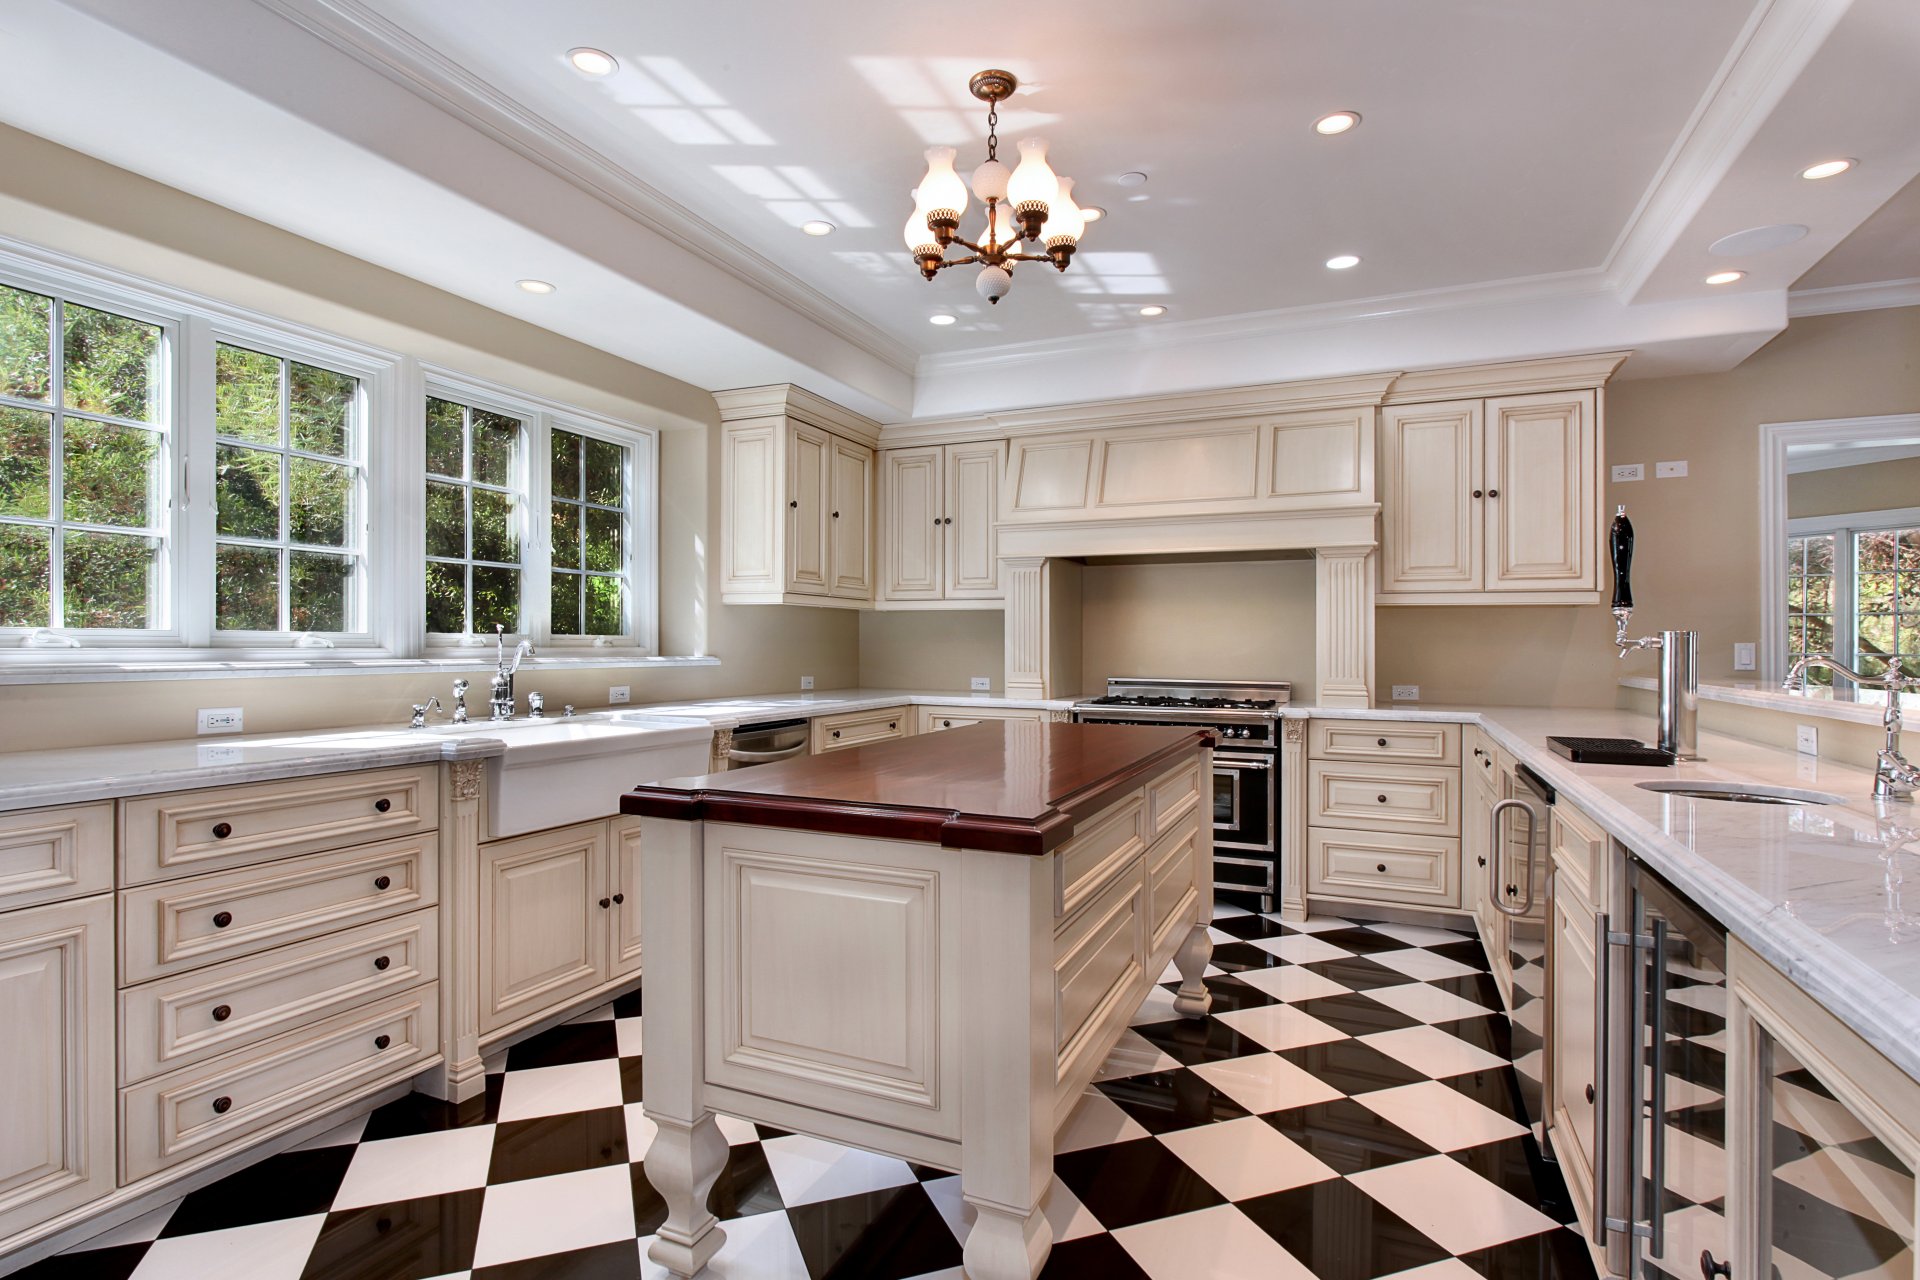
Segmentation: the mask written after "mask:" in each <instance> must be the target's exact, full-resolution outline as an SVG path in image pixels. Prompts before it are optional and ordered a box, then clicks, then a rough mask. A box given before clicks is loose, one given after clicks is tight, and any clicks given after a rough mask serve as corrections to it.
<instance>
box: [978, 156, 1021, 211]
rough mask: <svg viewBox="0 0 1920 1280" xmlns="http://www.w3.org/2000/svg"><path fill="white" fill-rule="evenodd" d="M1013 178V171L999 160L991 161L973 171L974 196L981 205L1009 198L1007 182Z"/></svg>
mask: <svg viewBox="0 0 1920 1280" xmlns="http://www.w3.org/2000/svg"><path fill="white" fill-rule="evenodd" d="M1012 176H1013V170H1011V169H1009V168H1007V166H1005V165H1003V164H1001V163H1000V162H999V161H998V160H989V161H987V162H986V163H985V164H982V165H981V166H980V167H979V168H978V169H975V170H974V171H973V182H972V186H973V194H974V198H975V199H977V200H979V201H980V203H981V204H985V203H986V202H987V201H989V200H1005V199H1006V198H1007V180H1008V179H1009V178H1011V177H1012Z"/></svg>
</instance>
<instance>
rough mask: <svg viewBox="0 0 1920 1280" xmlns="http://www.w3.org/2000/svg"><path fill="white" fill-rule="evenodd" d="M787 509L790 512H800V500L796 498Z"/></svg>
mask: <svg viewBox="0 0 1920 1280" xmlns="http://www.w3.org/2000/svg"><path fill="white" fill-rule="evenodd" d="M787 509H788V510H790V511H798V510H799V509H800V499H798V498H795V499H794V500H793V501H792V502H789V503H788V504H787Z"/></svg>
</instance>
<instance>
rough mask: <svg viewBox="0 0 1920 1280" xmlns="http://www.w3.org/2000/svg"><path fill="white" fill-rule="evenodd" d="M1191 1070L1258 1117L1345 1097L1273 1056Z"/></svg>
mask: <svg viewBox="0 0 1920 1280" xmlns="http://www.w3.org/2000/svg"><path fill="white" fill-rule="evenodd" d="M1442 1034H1445V1033H1444V1032H1443V1033H1442ZM1192 1070H1193V1074H1195V1075H1197V1076H1199V1077H1200V1078H1201V1079H1202V1080H1205V1081H1206V1082H1207V1083H1208V1084H1210V1085H1212V1086H1213V1087H1214V1088H1216V1089H1218V1090H1219V1091H1220V1092H1222V1093H1224V1094H1226V1095H1227V1096H1228V1097H1229V1098H1232V1099H1233V1100H1234V1101H1235V1102H1237V1103H1239V1104H1240V1105H1241V1106H1243V1107H1245V1108H1246V1109H1247V1110H1248V1111H1251V1112H1252V1113H1253V1114H1255V1115H1257V1116H1259V1115H1266V1114H1267V1113H1268V1112H1271V1111H1286V1110H1290V1109H1291V1108H1293V1107H1310V1106H1314V1105H1315V1104H1317V1103H1322V1102H1332V1101H1333V1100H1334V1099H1335V1098H1340V1097H1345V1096H1346V1095H1345V1094H1343V1093H1342V1092H1341V1091H1340V1090H1338V1089H1336V1088H1334V1087H1333V1086H1332V1085H1330V1084H1328V1083H1327V1082H1326V1081H1324V1080H1322V1079H1320V1078H1319V1077H1318V1076H1316V1075H1314V1074H1313V1073H1312V1072H1311V1071H1307V1070H1305V1069H1304V1068H1301V1067H1296V1066H1294V1065H1293V1063H1291V1062H1288V1061H1287V1060H1286V1059H1285V1058H1282V1057H1279V1056H1278V1055H1276V1054H1271V1053H1260V1054H1255V1055H1253V1056H1252V1057H1247V1058H1228V1059H1227V1060H1226V1061H1224V1062H1203V1063H1201V1064H1200V1065H1199V1066H1197V1067H1194V1068H1192Z"/></svg>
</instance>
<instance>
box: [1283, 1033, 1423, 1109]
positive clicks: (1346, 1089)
mask: <svg viewBox="0 0 1920 1280" xmlns="http://www.w3.org/2000/svg"><path fill="white" fill-rule="evenodd" d="M1280 1056H1281V1057H1283V1058H1285V1059H1286V1060H1287V1061H1288V1062H1291V1063H1292V1064H1293V1065H1294V1066H1296V1067H1299V1068H1300V1069H1301V1070H1303V1071H1305V1072H1307V1073H1308V1074H1310V1075H1312V1076H1313V1077H1315V1078H1316V1079H1319V1080H1323V1081H1325V1082H1326V1083H1327V1084H1330V1085H1332V1086H1333V1087H1334V1088H1336V1089H1338V1090H1340V1091H1341V1092H1342V1093H1345V1094H1347V1095H1349V1096H1351V1095H1353V1094H1356V1093H1372V1092H1373V1091H1374V1090H1375V1089H1393V1088H1397V1087H1399V1086H1400V1085H1403V1084H1420V1083H1421V1082H1423V1081H1425V1080H1427V1079H1430V1077H1429V1076H1428V1075H1427V1073H1426V1072H1424V1071H1417V1070H1415V1069H1414V1068H1412V1067H1410V1066H1408V1065H1407V1064H1406V1063H1404V1062H1402V1061H1400V1060H1399V1059H1398V1058H1390V1057H1388V1056H1387V1055H1386V1054H1384V1053H1382V1052H1380V1051H1379V1050H1378V1049H1376V1048H1374V1047H1373V1046H1372V1045H1370V1044H1362V1043H1361V1042H1360V1041H1358V1040H1330V1041H1328V1042H1327V1043H1325V1044H1309V1045H1303V1046H1301V1047H1300V1048H1298V1049H1282V1050H1281V1051H1280Z"/></svg>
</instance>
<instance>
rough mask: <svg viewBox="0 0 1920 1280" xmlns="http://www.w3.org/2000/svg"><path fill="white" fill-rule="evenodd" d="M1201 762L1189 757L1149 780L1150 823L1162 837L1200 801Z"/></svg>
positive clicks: (1148, 807)
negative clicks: (1170, 769) (1167, 771)
mask: <svg viewBox="0 0 1920 1280" xmlns="http://www.w3.org/2000/svg"><path fill="white" fill-rule="evenodd" d="M1201 776H1202V774H1201V762H1200V761H1198V760H1189V761H1187V762H1186V763H1185V764H1183V765H1181V766H1180V767H1179V768H1177V769H1174V770H1173V771H1172V772H1170V773H1166V774H1162V775H1161V776H1160V777H1158V778H1155V779H1154V780H1153V781H1152V782H1149V783H1148V784H1147V827H1148V830H1150V831H1151V832H1152V833H1153V838H1154V839H1156V840H1158V839H1159V838H1160V837H1161V835H1163V834H1164V833H1165V832H1166V831H1167V829H1168V828H1170V827H1172V826H1173V824H1174V823H1176V822H1179V821H1180V820H1181V819H1182V818H1184V817H1186V816H1187V815H1188V814H1189V813H1191V812H1192V811H1193V810H1194V809H1196V808H1198V807H1199V805H1200V788H1201V781H1200V780H1201Z"/></svg>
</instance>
